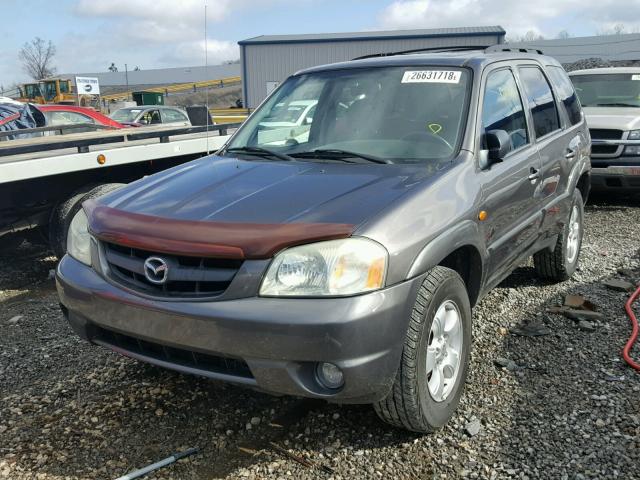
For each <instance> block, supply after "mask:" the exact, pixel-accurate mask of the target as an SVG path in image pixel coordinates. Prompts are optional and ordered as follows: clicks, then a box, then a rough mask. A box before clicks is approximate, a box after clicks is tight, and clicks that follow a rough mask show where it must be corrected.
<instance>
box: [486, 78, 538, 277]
mask: <svg viewBox="0 0 640 480" xmlns="http://www.w3.org/2000/svg"><path fill="white" fill-rule="evenodd" d="M524 105H525V103H524V101H523V96H522V95H521V90H520V88H519V86H518V83H517V81H516V77H515V75H514V72H513V70H512V69H511V67H510V66H506V65H505V66H503V67H497V68H494V69H492V70H490V71H489V72H488V73H487V74H486V76H485V77H484V81H483V99H482V112H481V131H480V138H481V139H484V133H485V132H486V131H489V130H504V131H506V132H507V133H508V135H509V137H510V142H511V145H510V152H509V153H508V154H507V155H506V156H505V157H504V158H503V159H501V161H498V162H496V163H493V164H492V165H490V166H489V167H487V168H485V169H484V170H482V171H481V172H480V173H479V178H480V180H481V182H482V200H481V202H480V210H484V211H486V212H487V214H488V215H487V219H486V220H485V221H483V222H480V228H481V230H482V232H483V234H484V238H485V241H486V245H487V249H488V251H489V260H488V265H487V267H488V271H487V282H488V283H490V284H495V283H496V282H498V281H500V280H501V279H502V278H503V277H504V276H505V275H506V274H508V272H509V271H510V269H511V268H513V265H514V264H515V262H516V261H518V260H519V259H520V257H521V256H522V254H523V253H524V251H525V250H527V249H528V247H529V246H530V245H531V244H533V242H535V240H536V239H537V236H538V230H539V226H540V221H541V216H542V213H541V211H540V208H539V199H538V198H537V188H538V183H539V176H538V175H537V174H538V172H539V170H540V168H541V160H540V155H539V154H538V150H537V148H536V146H535V144H534V142H533V141H532V135H531V131H530V125H529V124H530V122H529V118H528V115H527V110H526V109H525V108H524ZM482 141H483V140H482ZM481 148H482V149H485V148H486V146H484V145H482V146H481ZM481 154H483V153H482V152H481Z"/></svg>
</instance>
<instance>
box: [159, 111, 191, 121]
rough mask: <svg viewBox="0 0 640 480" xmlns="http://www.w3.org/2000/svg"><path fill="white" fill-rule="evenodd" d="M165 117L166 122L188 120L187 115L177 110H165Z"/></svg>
mask: <svg viewBox="0 0 640 480" xmlns="http://www.w3.org/2000/svg"><path fill="white" fill-rule="evenodd" d="M162 113H163V114H164V119H165V121H166V122H186V121H187V117H185V116H184V115H183V114H182V112H179V111H177V110H169V109H167V110H163V111H162Z"/></svg>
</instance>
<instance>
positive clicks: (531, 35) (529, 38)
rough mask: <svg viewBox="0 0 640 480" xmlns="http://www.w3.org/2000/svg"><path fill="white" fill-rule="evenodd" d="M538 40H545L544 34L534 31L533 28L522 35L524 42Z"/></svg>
mask: <svg viewBox="0 0 640 480" xmlns="http://www.w3.org/2000/svg"><path fill="white" fill-rule="evenodd" d="M536 40H544V36H542V35H540V34H538V33H536V32H534V31H533V30H529V31H528V32H527V33H525V34H524V37H522V41H523V42H535V41H536Z"/></svg>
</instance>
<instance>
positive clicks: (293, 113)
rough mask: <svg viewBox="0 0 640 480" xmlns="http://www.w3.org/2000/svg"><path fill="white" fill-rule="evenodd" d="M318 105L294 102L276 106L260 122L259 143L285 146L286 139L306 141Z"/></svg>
mask: <svg viewBox="0 0 640 480" xmlns="http://www.w3.org/2000/svg"><path fill="white" fill-rule="evenodd" d="M317 104H318V100H294V101H292V102H289V103H280V104H279V105H276V106H275V107H274V108H273V110H272V111H271V112H270V113H269V115H270V116H269V117H267V118H265V119H263V120H262V122H260V132H259V133H258V136H259V140H258V141H259V142H260V143H264V144H270V145H282V144H284V142H285V140H284V138H285V137H286V138H293V139H295V140H296V141H298V142H303V141H306V136H308V135H309V125H311V122H313V115H314V113H315V110H316V105H317ZM283 134H284V135H283Z"/></svg>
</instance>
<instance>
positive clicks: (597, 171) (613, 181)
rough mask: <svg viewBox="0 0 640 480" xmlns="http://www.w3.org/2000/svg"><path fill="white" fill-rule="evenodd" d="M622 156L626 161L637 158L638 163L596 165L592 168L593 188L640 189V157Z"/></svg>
mask: <svg viewBox="0 0 640 480" xmlns="http://www.w3.org/2000/svg"><path fill="white" fill-rule="evenodd" d="M622 158H624V160H625V163H627V162H629V161H631V160H634V159H635V160H637V163H636V162H631V163H632V165H608V166H606V167H597V166H595V165H594V166H593V168H592V169H591V188H592V190H594V191H598V190H620V191H622V190H628V191H635V192H638V191H640V158H638V157H622ZM594 163H595V162H594ZM610 163H611V162H610ZM633 164H635V165H633Z"/></svg>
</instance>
